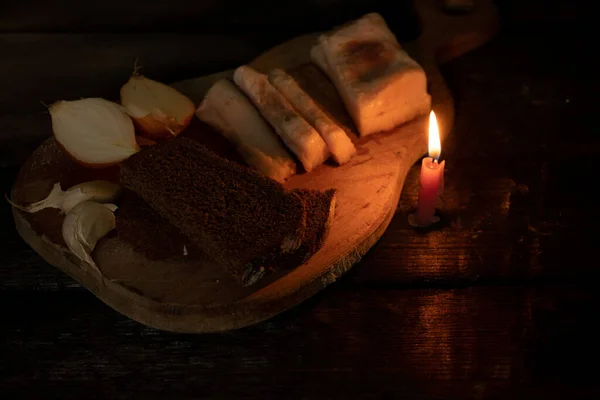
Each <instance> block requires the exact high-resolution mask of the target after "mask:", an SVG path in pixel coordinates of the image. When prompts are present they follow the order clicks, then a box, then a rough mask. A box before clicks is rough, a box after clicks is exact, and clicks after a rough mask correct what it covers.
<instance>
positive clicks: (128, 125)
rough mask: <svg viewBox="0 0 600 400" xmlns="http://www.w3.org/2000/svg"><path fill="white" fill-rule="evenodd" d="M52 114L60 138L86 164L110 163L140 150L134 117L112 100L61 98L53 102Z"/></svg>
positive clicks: (57, 135) (53, 123) (54, 130)
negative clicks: (132, 119) (136, 139)
mask: <svg viewBox="0 0 600 400" xmlns="http://www.w3.org/2000/svg"><path fill="white" fill-rule="evenodd" d="M50 116H51V117H52V130H53V132H54V137H55V138H56V141H57V142H58V143H59V144H60V146H61V147H62V148H63V149H64V150H65V151H66V152H67V153H68V154H69V155H70V156H71V157H72V158H73V159H74V160H75V161H77V162H78V163H80V164H82V165H85V166H88V167H106V166H110V165H114V164H117V163H119V162H121V161H123V160H125V159H126V158H127V157H129V156H131V155H132V154H135V153H136V152H137V151H139V147H138V145H137V143H136V141H135V129H134V127H133V122H132V121H131V118H129V116H128V115H127V113H126V112H125V110H124V109H123V107H121V106H120V105H118V104H116V103H113V102H111V101H108V100H104V99H100V98H90V99H82V100H75V101H59V102H58V103H54V104H53V105H52V106H50Z"/></svg>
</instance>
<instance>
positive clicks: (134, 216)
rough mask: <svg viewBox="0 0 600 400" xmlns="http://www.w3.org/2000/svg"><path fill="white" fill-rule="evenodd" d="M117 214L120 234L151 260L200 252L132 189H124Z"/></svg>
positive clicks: (118, 235)
mask: <svg viewBox="0 0 600 400" xmlns="http://www.w3.org/2000/svg"><path fill="white" fill-rule="evenodd" d="M115 217H116V221H117V226H116V232H117V237H118V238H119V239H120V240H122V241H124V242H125V243H128V244H129V245H130V246H131V247H133V249H134V250H135V251H137V252H139V253H142V254H143V255H144V256H145V257H146V258H147V259H149V260H162V259H165V258H169V257H174V256H181V255H189V256H190V257H192V256H194V255H196V254H197V253H199V251H198V249H197V248H196V246H195V245H194V244H193V243H192V241H191V240H190V239H188V237H187V236H185V235H184V234H183V233H181V231H180V230H179V229H177V228H176V227H174V226H173V225H172V224H171V223H170V222H169V221H167V220H166V219H165V218H162V217H161V216H160V215H158V213H156V212H155V211H154V210H153V209H152V208H151V207H150V206H149V205H148V204H146V202H145V201H144V200H142V198H141V197H139V196H138V195H137V194H135V193H134V192H132V191H131V190H127V189H125V190H123V193H122V194H121V198H120V201H119V208H118V209H117V211H116V213H115ZM184 246H185V251H184ZM185 253H187V254H185Z"/></svg>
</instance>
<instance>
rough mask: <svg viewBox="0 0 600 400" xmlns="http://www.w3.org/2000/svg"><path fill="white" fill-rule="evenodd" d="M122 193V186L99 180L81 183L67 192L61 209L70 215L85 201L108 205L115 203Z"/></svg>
mask: <svg viewBox="0 0 600 400" xmlns="http://www.w3.org/2000/svg"><path fill="white" fill-rule="evenodd" d="M120 193H121V186H120V185H118V184H116V183H113V182H109V181H102V180H97V181H89V182H84V183H80V184H78V185H75V186H73V187H71V188H69V189H68V190H67V191H66V192H65V196H64V199H63V202H62V207H61V208H62V210H63V212H64V213H68V212H69V211H71V209H72V208H73V207H75V206H76V205H78V204H79V203H81V202H84V201H96V202H98V203H108V202H111V201H115V200H116V199H117V197H118V196H119V194H120Z"/></svg>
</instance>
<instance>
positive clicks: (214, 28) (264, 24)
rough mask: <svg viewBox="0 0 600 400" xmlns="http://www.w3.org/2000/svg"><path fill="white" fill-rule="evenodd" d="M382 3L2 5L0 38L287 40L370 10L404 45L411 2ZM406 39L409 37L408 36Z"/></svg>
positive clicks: (412, 25)
mask: <svg viewBox="0 0 600 400" xmlns="http://www.w3.org/2000/svg"><path fill="white" fill-rule="evenodd" d="M386 3H388V2H386V1H383V0H374V1H371V2H369V3H365V2H363V1H360V0H310V1H306V2H301V3H300V2H298V3H289V2H287V3H286V2H283V3H273V2H272V1H268V0H257V1H253V2H252V3H249V2H247V1H244V0H230V1H227V2H223V1H216V0H204V1H201V2H198V1H194V0H173V1H171V2H169V3H160V2H159V3H156V2H148V3H147V4H143V5H141V4H140V3H139V2H136V1H135V0H105V1H104V2H103V3H94V4H88V5H84V4H82V3H81V2H78V1H76V0H60V2H59V3H58V4H57V3H56V2H55V3H50V2H40V1H36V0H23V1H16V0H5V1H3V2H2V5H0V32H47V33H50V32H54V33H57V32H68V33H91V32H94V33H107V32H112V33H158V32H161V33H175V32H180V33H203V34H208V33H213V34H223V33H225V34H231V33H247V32H268V33H273V32H279V33H283V32H288V33H289V34H290V35H291V36H296V35H299V34H303V33H308V32H314V31H321V30H326V29H329V28H330V27H331V26H332V25H337V24H340V23H343V22H345V21H348V20H350V19H354V18H357V17H358V16H360V15H362V14H365V13H367V12H370V11H371V10H373V9H377V10H381V11H382V12H383V13H385V14H389V16H390V21H392V22H395V23H397V25H398V27H400V28H401V30H400V31H399V33H400V34H401V39H402V40H409V39H413V38H414V37H416V36H410V35H415V34H416V33H418V32H415V29H416V28H417V26H418V25H417V22H418V20H416V19H415V15H414V13H413V10H412V4H411V3H412V2H411V1H410V0H399V1H396V2H395V4H393V5H391V6H390V5H389V4H386ZM407 34H408V35H409V36H407Z"/></svg>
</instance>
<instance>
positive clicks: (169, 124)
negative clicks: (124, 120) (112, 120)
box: [131, 114, 194, 140]
mask: <svg viewBox="0 0 600 400" xmlns="http://www.w3.org/2000/svg"><path fill="white" fill-rule="evenodd" d="M193 116H194V114H192V115H191V116H190V117H189V118H188V119H186V120H185V121H183V124H179V123H178V122H177V121H176V120H175V118H173V117H166V118H165V117H163V116H160V115H156V114H148V115H146V116H145V117H143V118H136V117H131V119H132V120H133V125H134V126H135V130H136V131H137V132H138V133H139V135H140V136H144V137H146V138H148V139H152V140H167V139H172V138H174V137H177V136H178V135H179V134H180V133H181V132H182V131H183V130H184V129H185V128H187V126H188V125H189V124H190V122H191V120H192V117H193Z"/></svg>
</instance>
